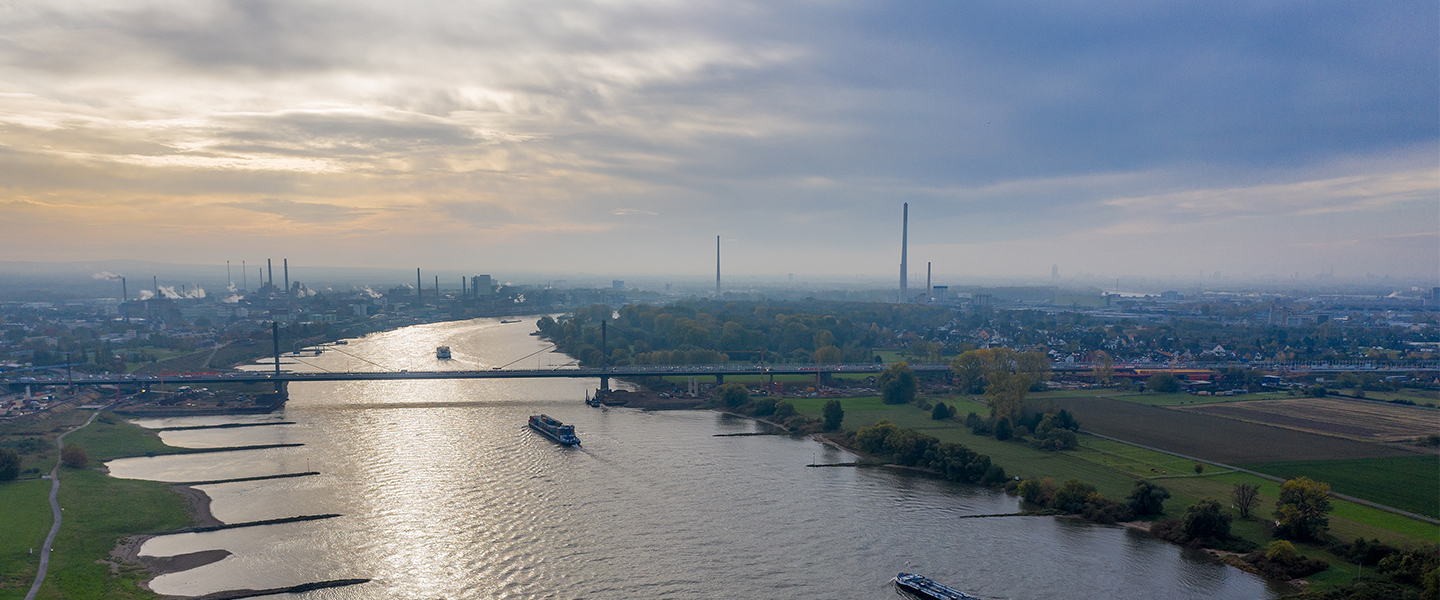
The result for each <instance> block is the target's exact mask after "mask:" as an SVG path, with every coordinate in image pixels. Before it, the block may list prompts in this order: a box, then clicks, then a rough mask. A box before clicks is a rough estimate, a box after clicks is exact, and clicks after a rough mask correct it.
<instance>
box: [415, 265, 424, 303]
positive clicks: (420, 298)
mask: <svg viewBox="0 0 1440 600" xmlns="http://www.w3.org/2000/svg"><path fill="white" fill-rule="evenodd" d="M420 290H421V287H420V267H415V305H416V306H424V305H425V293H424V292H422V291H420Z"/></svg>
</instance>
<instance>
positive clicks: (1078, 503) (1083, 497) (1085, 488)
mask: <svg viewBox="0 0 1440 600" xmlns="http://www.w3.org/2000/svg"><path fill="white" fill-rule="evenodd" d="M1095 495H1097V492H1096V491H1095V486H1093V485H1090V484H1088V483H1085V482H1083V481H1080V480H1079V479H1071V480H1069V481H1066V482H1065V483H1064V484H1062V485H1061V486H1060V489H1058V490H1056V491H1055V499H1054V500H1053V501H1052V502H1051V508H1054V509H1057V510H1063V511H1065V512H1067V513H1071V514H1074V513H1080V512H1084V511H1085V505H1086V504H1088V503H1089V502H1090V497H1091V496H1095Z"/></svg>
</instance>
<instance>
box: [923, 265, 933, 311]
mask: <svg viewBox="0 0 1440 600" xmlns="http://www.w3.org/2000/svg"><path fill="white" fill-rule="evenodd" d="M932 295H934V288H932V287H930V261H925V303H926V304H929V303H930V296H932Z"/></svg>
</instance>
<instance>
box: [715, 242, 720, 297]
mask: <svg viewBox="0 0 1440 600" xmlns="http://www.w3.org/2000/svg"><path fill="white" fill-rule="evenodd" d="M715 295H716V296H719V295H720V236H718V235H717V236H715Z"/></svg>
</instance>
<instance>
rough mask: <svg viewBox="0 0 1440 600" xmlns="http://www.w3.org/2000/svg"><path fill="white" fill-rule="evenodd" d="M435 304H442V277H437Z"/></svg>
mask: <svg viewBox="0 0 1440 600" xmlns="http://www.w3.org/2000/svg"><path fill="white" fill-rule="evenodd" d="M435 303H436V304H439V303H440V276H439V275H436V276H435Z"/></svg>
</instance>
